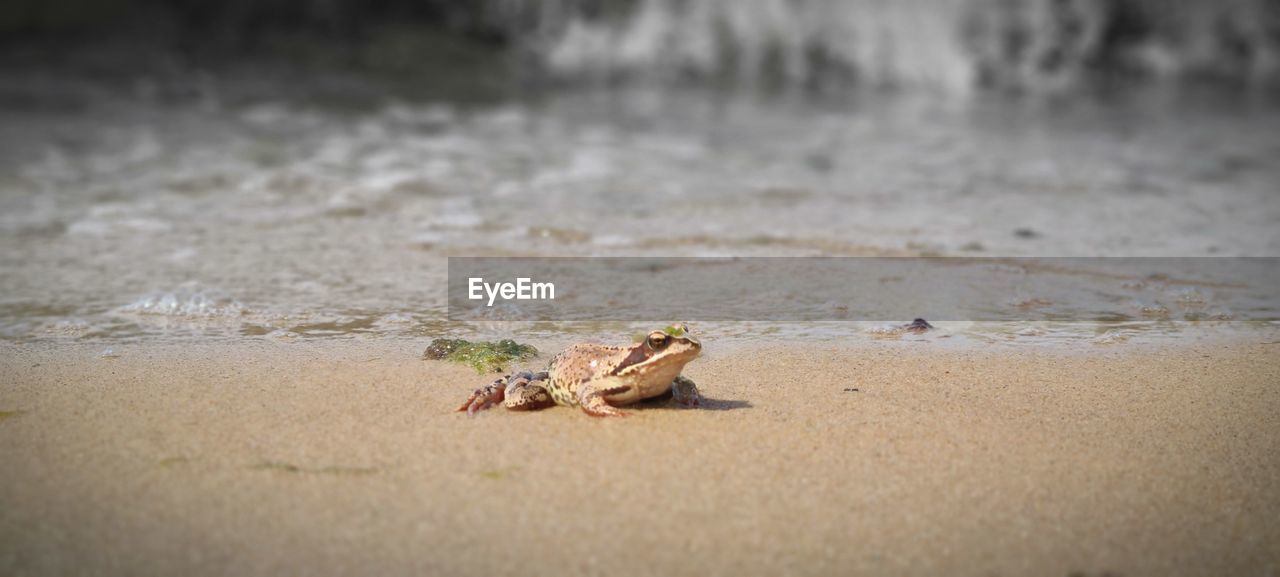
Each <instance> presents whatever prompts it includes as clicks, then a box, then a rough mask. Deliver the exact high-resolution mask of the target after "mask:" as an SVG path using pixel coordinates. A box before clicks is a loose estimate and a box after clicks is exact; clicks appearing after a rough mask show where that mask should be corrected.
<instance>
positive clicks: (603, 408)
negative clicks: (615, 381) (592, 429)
mask: <svg viewBox="0 0 1280 577" xmlns="http://www.w3.org/2000/svg"><path fill="white" fill-rule="evenodd" d="M626 390H627V387H626V386H625V385H624V386H620V387H609V386H608V385H607V384H597V383H583V384H582V385H580V386H579V387H578V404H579V405H580V406H582V410H583V411H584V412H586V413H587V414H588V415H591V416H593V417H625V416H627V415H630V414H631V413H628V412H626V411H623V410H621V409H619V408H617V407H615V406H613V405H610V404H609V403H608V401H605V400H604V398H605V397H606V396H608V395H613V394H617V393H621V392H624V391H626Z"/></svg>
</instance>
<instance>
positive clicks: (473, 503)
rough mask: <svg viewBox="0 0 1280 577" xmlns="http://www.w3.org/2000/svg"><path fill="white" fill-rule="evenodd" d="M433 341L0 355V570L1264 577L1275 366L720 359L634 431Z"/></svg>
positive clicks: (1275, 471)
mask: <svg viewBox="0 0 1280 577" xmlns="http://www.w3.org/2000/svg"><path fill="white" fill-rule="evenodd" d="M425 344H426V343H425V341H393V342H381V341H379V342H374V341H323V342H320V341H300V342H292V343H277V342H270V341H249V342H246V343H243V344H234V345H232V344H203V345H194V346H177V345H164V346H154V345H152V346H143V345H136V346H114V347H112V348H113V349H114V350H115V352H116V353H118V355H119V356H118V357H117V358H101V357H100V356H99V353H100V352H101V351H102V348H103V347H102V346H96V347H91V346H87V345H78V344H77V345H62V344H30V345H14V344H3V345H0V374H2V375H3V379H0V411H3V412H0V463H2V466H0V470H2V471H3V473H2V474H0V574H4V575H65V574H111V575H141V574H160V575H179V574H182V575H213V574H219V575H276V574H316V575H326V574H436V575H501V574H517V573H519V574H557V575H574V574H604V573H608V574H613V575H725V574H794V575H799V574H852V573H857V572H861V573H866V574H899V575H907V574H918V575H923V574H949V575H1068V574H1082V575H1104V574H1112V575H1125V576H1134V575H1270V574H1275V573H1277V572H1280V547H1277V545H1276V544H1277V543H1280V458H1277V455H1280V345H1277V344H1274V343H1272V344H1267V343H1263V342H1252V343H1250V342H1232V341H1223V342H1210V343H1203V342H1202V343H1196V344H1190V345H1185V346H1162V347H1154V346H1136V345H1120V346H1112V347H1105V346H1097V345H1080V347H1079V348H1078V349H1072V348H1069V347H1063V348H1058V349H1051V350H1043V349H1041V350H1017V349H1011V348H1000V349H996V350H947V351H941V352H939V351H938V350H937V349H936V348H935V347H932V346H931V345H930V344H929V343H918V342H917V343H903V342H897V343H892V342H891V343H876V344H872V345H859V346H857V347H846V346H841V345H838V344H810V345H804V344H801V343H790V344H786V343H784V344H778V345H771V346H767V347H766V346H737V347H735V348H733V349H731V350H716V349H715V347H714V344H712V346H711V348H710V349H709V353H708V355H707V356H706V357H704V358H703V359H699V360H698V361H696V362H694V363H693V364H692V365H691V366H690V367H689V368H688V369H687V370H686V374H687V375H689V376H690V377H692V378H693V379H694V380H696V381H698V382H699V383H700V384H701V386H702V389H703V392H704V394H705V395H706V396H707V397H708V398H709V400H708V402H707V407H706V409H705V410H679V409H674V408H668V407H662V406H658V407H650V408H644V409H642V410H639V411H637V413H636V414H635V415H633V416H632V417H631V418H628V419H622V420H598V419H592V418H588V417H586V416H585V415H582V414H581V413H579V412H577V411H575V410H569V409H562V408H557V409H552V410H548V411H543V412H541V413H534V414H516V413H507V412H504V411H500V410H499V411H490V412H488V413H485V414H482V415H480V416H478V417H476V418H467V417H466V416H465V415H461V414H456V413H452V412H450V411H451V409H453V408H454V407H456V406H457V404H458V403H459V402H460V400H461V399H462V398H463V397H464V396H465V395H466V392H467V391H468V390H469V388H471V387H473V386H475V385H477V384H480V383H482V382H484V381H486V377H484V376H477V375H476V374H475V373H474V371H472V370H471V369H468V368H465V367H457V366H453V365H448V364H444V363H441V362H427V361H422V360H420V359H419V354H420V353H421V350H422V348H423V347H424V346H425ZM535 344H539V343H535ZM853 389H856V390H853Z"/></svg>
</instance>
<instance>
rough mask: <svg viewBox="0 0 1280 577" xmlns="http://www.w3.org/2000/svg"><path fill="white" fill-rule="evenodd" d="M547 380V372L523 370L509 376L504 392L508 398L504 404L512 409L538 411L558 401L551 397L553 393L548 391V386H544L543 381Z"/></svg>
mask: <svg viewBox="0 0 1280 577" xmlns="http://www.w3.org/2000/svg"><path fill="white" fill-rule="evenodd" d="M545 380H547V373H546V371H543V372H541V373H530V372H527V371H526V372H523V373H519V374H517V375H515V377H514V378H509V380H508V382H507V390H506V392H505V393H504V394H505V396H506V400H504V401H503V403H502V406H504V407H506V408H508V409H510V410H512V411H536V410H538V409H545V408H547V407H550V406H552V405H555V404H556V402H555V400H553V399H552V398H551V393H549V392H547V388H546V387H544V386H542V384H541V383H542V382H543V381H545Z"/></svg>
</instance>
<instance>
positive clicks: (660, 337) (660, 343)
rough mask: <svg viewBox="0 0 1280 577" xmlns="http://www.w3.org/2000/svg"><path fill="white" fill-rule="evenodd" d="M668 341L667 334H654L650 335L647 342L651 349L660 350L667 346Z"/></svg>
mask: <svg viewBox="0 0 1280 577" xmlns="http://www.w3.org/2000/svg"><path fill="white" fill-rule="evenodd" d="M667 341H668V339H667V335H666V334H665V333H661V332H655V333H653V334H650V335H649V338H648V340H646V341H645V342H646V343H648V345H649V348H651V349H653V350H658V349H661V348H662V347H665V346H667Z"/></svg>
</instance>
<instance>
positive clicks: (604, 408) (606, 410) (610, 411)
mask: <svg viewBox="0 0 1280 577" xmlns="http://www.w3.org/2000/svg"><path fill="white" fill-rule="evenodd" d="M582 410H583V412H585V413H586V414H588V415H591V416H593V417H628V416H630V415H631V413H630V412H628V411H624V410H622V409H619V408H618V407H615V406H613V405H610V404H608V403H605V402H604V401H601V402H599V403H593V404H586V405H582Z"/></svg>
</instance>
